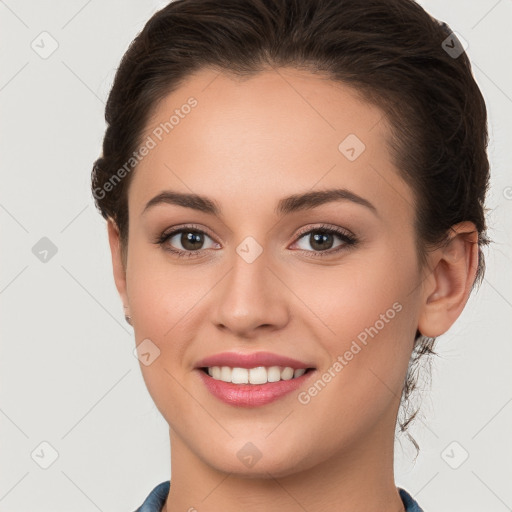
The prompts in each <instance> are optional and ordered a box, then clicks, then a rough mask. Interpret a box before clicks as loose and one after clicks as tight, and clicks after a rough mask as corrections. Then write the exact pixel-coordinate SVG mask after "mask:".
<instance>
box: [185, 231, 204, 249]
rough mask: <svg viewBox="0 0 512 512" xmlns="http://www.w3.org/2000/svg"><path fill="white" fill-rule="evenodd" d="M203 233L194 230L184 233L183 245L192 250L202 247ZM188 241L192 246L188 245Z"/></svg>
mask: <svg viewBox="0 0 512 512" xmlns="http://www.w3.org/2000/svg"><path fill="white" fill-rule="evenodd" d="M202 242H203V241H202V235H201V233H195V232H192V231H189V232H187V233H183V235H182V237H181V243H182V244H183V247H185V248H186V249H189V250H191V251H195V250H197V249H199V248H200V246H201V244H202ZM187 243H190V244H191V245H192V247H187Z"/></svg>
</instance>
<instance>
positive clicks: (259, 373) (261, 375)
mask: <svg viewBox="0 0 512 512" xmlns="http://www.w3.org/2000/svg"><path fill="white" fill-rule="evenodd" d="M305 373H306V369H305V368H299V369H297V370H294V369H293V368H290V367H289V366H286V367H279V366H270V367H268V368H266V367H264V366H258V367H256V368H249V369H247V368H230V367H229V366H222V367H221V366H212V367H209V368H208V375H210V377H212V378H214V379H215V380H222V381H224V382H232V383H233V384H266V383H267V382H278V381H280V380H290V379H294V378H297V377H300V376H302V375H304V374H305Z"/></svg>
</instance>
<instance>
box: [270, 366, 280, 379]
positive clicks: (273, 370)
mask: <svg viewBox="0 0 512 512" xmlns="http://www.w3.org/2000/svg"><path fill="white" fill-rule="evenodd" d="M267 375H268V376H267V380H268V382H277V381H279V380H281V369H280V368H279V366H271V367H270V368H269V369H268V370H267Z"/></svg>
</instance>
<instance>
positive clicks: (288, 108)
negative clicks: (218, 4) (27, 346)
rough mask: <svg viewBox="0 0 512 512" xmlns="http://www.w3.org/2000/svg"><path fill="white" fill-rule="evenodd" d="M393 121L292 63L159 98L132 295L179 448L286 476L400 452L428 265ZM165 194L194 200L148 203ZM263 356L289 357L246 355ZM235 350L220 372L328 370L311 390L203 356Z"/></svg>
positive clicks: (142, 172)
mask: <svg viewBox="0 0 512 512" xmlns="http://www.w3.org/2000/svg"><path fill="white" fill-rule="evenodd" d="M191 97H193V99H189V98H191ZM172 116H174V117H172ZM166 123H167V124H166ZM387 130H388V128H387V127H386V125H385V121H384V119H383V115H382V112H381V111H380V110H379V109H377V108H376V107H372V106H370V105H368V104H366V103H363V102H361V101H360V100H358V99H357V97H356V96H355V94H354V93H353V91H352V90H351V89H349V88H347V87H345V86H342V85H340V84H335V83H333V82H331V81H328V80H325V79H322V78H320V77H319V76H315V75H312V74H307V73H305V72H299V71H297V70H293V69H279V72H275V71H268V72H263V73H260V74H258V75H255V76H254V77H252V78H250V79H246V80H237V79H234V78H230V77H228V76H227V75H225V74H218V72H215V71H212V70H202V71H201V72H199V73H196V74H195V75H193V76H192V77H190V79H189V80H188V81H187V82H186V83H184V84H183V85H182V86H181V87H180V88H179V89H177V90H176V91H175V92H173V93H172V94H170V95H168V96H167V97H166V98H165V99H164V101H162V102H161V103H160V104H159V105H158V107H157V109H156V111H155V112H154V113H153V115H152V117H151V120H150V122H149V123H148V125H147V129H146V131H145V133H144V136H143V140H144V144H145V145H146V150H142V151H141V152H140V155H142V158H141V160H140V163H139V164H138V166H137V168H136V170H134V171H133V172H134V175H133V181H132V183H131V185H130V188H129V194H128V202H129V242H128V259H127V266H126V288H125V289H124V290H123V285H122V284H121V292H122V293H123V295H124V299H125V304H128V306H129V311H130V314H131V317H132V322H133V326H134V330H135V337H136V343H137V345H138V344H140V343H143V345H141V358H140V359H141V370H142V373H143V376H144V379H145V382H146V384H147V387H148V390H149V392H150V394H151V396H152V397H153V399H154V401H155V404H156V406H157V407H158V409H159V410H160V411H161V413H162V414H163V416H164V417H165V419H166V420H167V422H168V423H169V425H170V427H171V439H173V443H174V444H173V450H178V451H179V452H180V453H181V454H185V453H187V454H188V455H189V456H191V457H194V458H196V460H200V461H201V462H202V463H205V464H207V465H209V466H210V467H213V468H216V469H218V470H221V471H226V472H230V473H239V474H251V475H264V474H266V473H267V472H268V473H271V474H272V475H274V476H286V475H288V474H291V473H294V472H297V471H299V470H302V469H307V468H310V467H312V466H314V465H316V464H319V463H322V462H327V461H328V459H330V458H332V457H333V456H335V455H340V454H343V455H344V456H346V457H349V456H350V455H351V454H353V453H355V451H354V450H357V449H360V448H361V447H362V446H364V447H365V449H369V450H372V449H376V450H378V449H382V447H383V446H384V447H386V449H392V443H393V436H394V428H395V420H396V414H397V410H398V406H399V397H400V395H401V391H402V386H403V383H404V378H405V374H406V370H407V365H408V361H409V357H410V354H411V350H412V346H413V339H414V335H415V332H416V328H417V326H418V316H419V310H420V308H421V300H420V294H421V293H422V292H421V286H420V284H421V279H422V271H421V269H420V268H419V266H418V261H417V258H416V250H415V234H414V226H413V219H414V210H413V196H412V192H411V190H410V188H409V187H408V186H407V185H406V184H405V182H404V181H403V180H402V179H401V178H400V177H399V175H398V171H397V169H396V168H395V167H394V165H393V163H392V161H391V157H390V153H389V152H388V148H387V146H386V137H387V135H388V133H389V132H388V131H387ZM148 137H149V138H148ZM334 190H341V191H344V192H338V193H332V195H330V196H328V195H325V196H324V197H323V198H322V196H320V195H315V194H317V193H319V192H323V193H325V192H326V191H334ZM163 193H169V194H170V193H173V194H180V195H183V196H182V197H181V199H179V201H178V200H173V199H172V197H171V195H168V196H167V200H164V199H162V200H160V201H158V200H155V201H153V202H152V204H151V205H148V203H149V202H150V201H151V200H152V199H153V198H155V197H157V196H159V195H160V194H163ZM190 194H194V195H198V196H201V197H202V198H204V200H202V201H199V200H192V199H187V196H188V195H190ZM161 197H162V196H161ZM176 197H177V196H176V195H175V196H174V198H175V199H176ZM290 198H291V199H290ZM178 203H179V204H178ZM185 203H187V204H188V206H185ZM212 206H215V207H216V210H215V211H213V210H214V208H211V207H212ZM207 207H209V208H207ZM178 229H181V230H183V231H180V232H178V234H172V235H171V236H170V237H168V238H167V240H165V241H162V242H161V243H160V244H159V243H158V242H157V241H158V240H159V239H163V238H165V235H167V234H169V233H170V232H171V231H173V230H174V231H176V230H178ZM326 230H337V231H339V232H340V234H337V233H334V232H330V231H326ZM201 232H202V233H201ZM203 233H204V234H203ZM172 250H176V251H183V252H188V253H191V252H193V251H197V252H195V253H194V254H193V255H190V254H184V255H183V256H182V257H178V255H177V254H176V253H173V252H172ZM118 284H119V283H118ZM261 352H267V353H271V354H273V355H271V356H270V357H269V358H268V359H264V360H261V361H258V360H257V359H256V360H255V361H253V362H251V361H247V360H243V361H242V360H241V359H240V354H241V355H247V354H255V353H261ZM225 353H230V354H232V355H233V354H234V355H235V358H234V359H233V360H229V359H226V360H225V361H224V363H225V364H224V365H223V364H222V361H220V362H219V361H217V363H218V365H219V366H228V367H242V365H244V366H245V367H249V368H251V367H253V366H261V365H263V366H265V367H270V366H280V365H279V364H275V363H276V362H277V363H279V361H278V360H277V359H276V357H277V356H282V357H288V358H293V359H294V360H295V362H296V365H295V366H296V367H297V368H301V367H303V368H304V369H306V368H313V370H309V371H308V372H307V373H305V374H304V375H303V376H302V377H300V379H299V380H298V381H297V383H298V384H297V383H293V384H291V383H290V381H288V380H284V384H283V382H281V384H279V383H270V384H265V385H264V386H265V388H263V387H258V386H262V385H261V384H236V383H235V384H223V383H222V382H221V381H220V380H218V379H219V373H216V374H214V377H216V378H214V377H211V376H209V375H207V374H206V373H205V372H204V371H203V370H201V369H200V368H199V366H202V363H201V361H202V360H204V359H205V358H207V357H210V356H214V355H217V354H225ZM274 356H275V357H274ZM237 357H238V359H237ZM226 361H227V363H229V364H227V363H226ZM244 362H245V363H246V364H244ZM281 363H283V364H282V366H283V367H284V366H287V364H286V363H285V362H283V361H281ZM237 365H238V366H237ZM290 365H291V363H290ZM291 366H293V365H291ZM282 369H283V368H281V367H280V368H279V370H278V372H280V371H281V370H282ZM212 371H213V370H212ZM215 371H216V372H217V370H215ZM287 371H288V372H289V370H287ZM218 372H220V376H221V377H222V376H224V377H226V376H231V377H232V378H234V379H235V381H236V380H237V379H241V380H242V381H243V379H244V378H246V376H247V375H249V374H251V375H252V377H251V378H252V379H257V378H261V377H262V375H263V378H264V377H267V378H268V375H269V374H272V375H274V377H273V378H276V377H275V375H276V370H271V371H266V372H265V373H262V371H261V369H260V370H255V371H254V372H249V373H248V372H245V373H244V371H240V370H235V371H233V372H231V370H229V369H225V370H224V371H222V370H218ZM300 373H301V372H298V373H297V375H299V374H300ZM235 374H236V378H235ZM283 375H284V376H285V377H286V371H285V372H283ZM280 376H282V374H281V373H277V378H279V377H280ZM227 378H228V379H229V377H227ZM208 383H209V385H208ZM213 388H215V389H216V391H211V389H213ZM263 389H264V391H262V390H263ZM290 389H292V390H291V391H290ZM251 400H253V402H251ZM251 404H252V405H251ZM177 453H178V452H177Z"/></svg>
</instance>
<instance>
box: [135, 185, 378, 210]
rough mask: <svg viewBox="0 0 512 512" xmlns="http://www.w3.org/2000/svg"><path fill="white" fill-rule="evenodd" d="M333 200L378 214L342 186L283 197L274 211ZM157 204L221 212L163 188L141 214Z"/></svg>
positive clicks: (213, 204) (203, 199)
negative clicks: (361, 207)
mask: <svg viewBox="0 0 512 512" xmlns="http://www.w3.org/2000/svg"><path fill="white" fill-rule="evenodd" d="M333 201H350V202H353V203H355V204H358V205H361V206H364V207H366V208H368V209H369V210H371V211H372V212H373V213H374V214H375V215H378V212H377V208H375V206H374V205H373V204H372V203H370V201H368V200H367V199H364V198H363V197H361V196H359V195H357V194H355V193H354V192H351V191H350V190H347V189H344V188H337V189H330V190H316V191H313V192H306V193H303V194H294V195H291V196H288V197H285V198H283V199H281V200H280V201H279V202H278V203H277V206H276V208H275V210H274V212H275V213H276V214H277V215H279V216H283V215H287V214H289V213H292V212H297V211H303V210H311V209H313V208H316V207H317V206H320V205H323V204H326V203H330V202H333ZM158 204H173V205H177V206H183V207H185V208H192V209H193V210H197V211H200V212H204V213H207V214H210V215H215V216H217V217H220V214H221V208H220V206H219V205H218V203H217V202H215V201H214V200H213V199H210V198H208V197H206V196H201V195H198V194H188V193H182V192H175V191H172V190H164V191H163V192H161V193H160V194H158V195H156V196H155V197H153V198H152V199H151V200H149V201H148V203H147V204H146V206H145V207H144V210H143V211H142V214H143V213H145V212H146V211H147V210H149V209H151V208H153V207H154V206H156V205H158ZM142 214H141V215H142Z"/></svg>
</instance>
